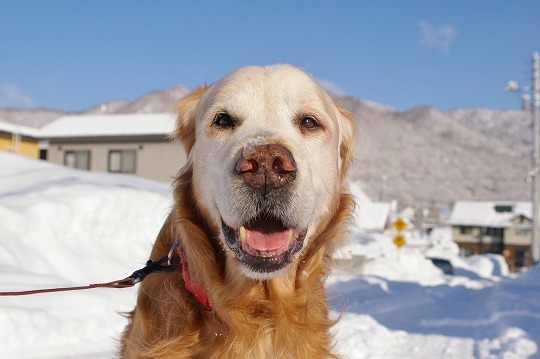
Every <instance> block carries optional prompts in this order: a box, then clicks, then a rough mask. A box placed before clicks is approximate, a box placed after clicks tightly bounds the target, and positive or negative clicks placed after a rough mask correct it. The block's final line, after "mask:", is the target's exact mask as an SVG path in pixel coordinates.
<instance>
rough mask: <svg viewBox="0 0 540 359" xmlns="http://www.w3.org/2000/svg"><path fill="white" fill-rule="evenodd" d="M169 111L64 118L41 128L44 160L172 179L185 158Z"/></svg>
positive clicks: (39, 135) (87, 168)
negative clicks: (173, 135)
mask: <svg viewBox="0 0 540 359" xmlns="http://www.w3.org/2000/svg"><path fill="white" fill-rule="evenodd" d="M174 129H175V118H174V117H173V116H172V115H169V114H115V115H77V116H64V117H61V118H59V119H57V120H56V121H54V122H51V123H50V124H48V125H46V126H44V127H42V128H41V129H40V130H39V131H38V133H37V137H38V138H39V139H40V145H41V148H42V155H41V158H42V159H47V160H49V161H50V162H54V163H57V164H62V165H65V166H68V167H73V168H78V169H82V170H89V171H99V172H114V173H124V174H132V175H137V176H141V177H145V178H149V179H153V180H157V181H171V180H172V179H173V178H174V177H175V176H176V174H177V173H178V170H179V169H180V168H181V167H182V166H183V165H184V164H185V162H186V154H185V152H184V148H183V147H182V146H181V145H180V143H179V142H178V141H176V140H175V141H170V140H169V139H168V137H167V136H168V135H169V134H170V133H171V132H172V131H174Z"/></svg>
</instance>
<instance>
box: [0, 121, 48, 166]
mask: <svg viewBox="0 0 540 359" xmlns="http://www.w3.org/2000/svg"><path fill="white" fill-rule="evenodd" d="M37 133H38V130H37V129H36V128H32V127H27V126H22V125H16V124H13V123H8V122H3V121H0V151H8V152H13V153H17V154H20V155H23V156H26V157H30V158H36V159H37V158H39V147H38V146H39V145H38V143H39V140H38V134H37Z"/></svg>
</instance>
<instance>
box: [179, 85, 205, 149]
mask: <svg viewBox="0 0 540 359" xmlns="http://www.w3.org/2000/svg"><path fill="white" fill-rule="evenodd" d="M206 90H208V86H206V85H205V86H203V87H197V88H196V89H195V90H193V91H192V92H190V93H189V94H187V95H186V96H184V97H182V99H181V100H180V101H178V104H177V105H176V114H177V115H176V130H174V132H173V133H172V134H171V137H172V138H176V139H178V140H180V142H182V144H183V145H184V148H185V150H186V155H189V153H190V152H191V148H192V147H193V145H194V144H195V115H196V112H197V105H198V104H199V101H200V100H201V97H202V96H203V95H204V93H205V92H206Z"/></svg>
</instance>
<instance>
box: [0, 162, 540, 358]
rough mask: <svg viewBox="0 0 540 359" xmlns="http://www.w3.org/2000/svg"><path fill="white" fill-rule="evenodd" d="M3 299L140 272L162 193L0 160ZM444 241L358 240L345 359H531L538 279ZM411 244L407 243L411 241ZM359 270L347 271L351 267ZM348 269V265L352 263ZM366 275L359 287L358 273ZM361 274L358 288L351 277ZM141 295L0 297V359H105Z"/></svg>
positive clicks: (341, 274)
mask: <svg viewBox="0 0 540 359" xmlns="http://www.w3.org/2000/svg"><path fill="white" fill-rule="evenodd" d="M0 168H1V172H0V274H1V276H0V291H10V290H25V289H34V288H44V287H51V286H69V285H86V284H89V283H96V282H104V281H109V280H115V279H120V278H123V277H125V276H127V275H129V274H131V272H133V270H135V269H138V268H140V267H142V266H144V263H145V261H146V259H147V256H148V253H149V251H150V248H151V245H152V242H153V240H154V238H155V235H156V234H157V231H158V230H159V228H160V226H161V223H162V222H163V219H164V216H165V215H166V213H167V212H168V209H169V207H170V193H169V186H168V185H167V184H161V183H156V182H151V181H146V180H142V179H137V178H133V177H126V176H118V175H109V174H96V173H89V172H82V171H74V170H69V169H66V168H63V167H59V166H55V165H52V164H49V163H45V162H38V161H32V160H28V159H24V158H21V157H17V156H14V155H11V154H7V153H4V152H0ZM447 237H448V236H447V234H445V233H444V232H439V233H435V235H434V237H433V238H432V240H431V241H430V242H429V245H430V248H429V249H428V254H429V255H431V256H435V255H437V256H441V255H442V256H445V257H447V258H451V260H452V262H453V264H454V266H455V267H456V270H455V275H454V276H445V275H443V274H442V273H441V272H440V271H439V270H438V269H436V268H435V267H434V266H433V265H432V264H431V262H430V261H428V260H426V259H425V257H424V256H423V255H421V254H420V252H419V250H417V249H414V248H412V247H405V248H403V249H402V250H400V251H398V250H397V249H396V248H395V247H394V246H393V245H392V243H391V237H388V236H384V235H367V234H365V233H361V232H359V231H355V232H354V238H353V241H352V243H351V244H350V246H348V247H347V248H345V249H344V250H343V252H342V253H341V256H340V258H341V259H340V261H339V262H340V268H346V270H345V269H341V270H336V271H334V273H333V274H332V275H331V276H330V278H329V280H328V285H327V288H328V290H329V293H330V296H331V302H332V306H333V308H334V309H333V312H332V315H334V316H338V315H341V316H342V317H341V320H340V321H339V324H338V325H337V326H336V328H335V331H336V349H337V351H338V352H340V353H341V354H343V356H344V357H346V358H456V359H457V358H459V359H466V358H538V357H540V350H539V349H540V348H539V345H540V268H538V267H536V268H532V269H530V270H529V271H528V272H525V273H524V274H521V275H519V276H512V275H508V274H507V272H506V268H505V266H504V264H503V263H501V261H500V258H499V257H497V256H491V257H488V256H477V257H473V258H469V259H468V260H467V261H465V260H463V259H461V258H459V257H457V255H456V252H455V246H454V245H453V244H452V242H450V241H449V240H448V238H447ZM411 243H414V239H413V238H411ZM351 258H352V259H355V258H356V259H358V258H362V259H363V262H362V263H363V264H362V265H353V264H352V263H353V262H351V261H350V259H351ZM346 259H349V261H347V260H346ZM359 272H362V273H363V274H362V275H359V274H357V273H359ZM354 273H356V274H354ZM135 294H136V288H130V289H92V290H86V291H80V292H66V293H55V294H42V295H35V296H25V297H0V358H83V359H84V358H86V359H97V358H113V357H115V353H116V350H117V344H118V343H117V339H118V337H119V335H120V333H121V331H122V329H123V327H124V325H125V324H126V320H125V318H123V317H122V316H121V315H120V313H122V312H126V311H129V310H131V309H132V308H133V305H134V302H135Z"/></svg>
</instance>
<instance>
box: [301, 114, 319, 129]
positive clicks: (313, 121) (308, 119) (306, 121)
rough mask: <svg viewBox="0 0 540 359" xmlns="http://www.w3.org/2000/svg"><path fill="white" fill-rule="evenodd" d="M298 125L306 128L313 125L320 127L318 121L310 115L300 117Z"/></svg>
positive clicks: (313, 126)
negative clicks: (300, 120)
mask: <svg viewBox="0 0 540 359" xmlns="http://www.w3.org/2000/svg"><path fill="white" fill-rule="evenodd" d="M300 126H302V127H303V128H306V129H312V128H315V127H320V126H321V125H320V124H319V121H317V119H315V117H312V116H306V117H304V118H303V119H302V122H300Z"/></svg>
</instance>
